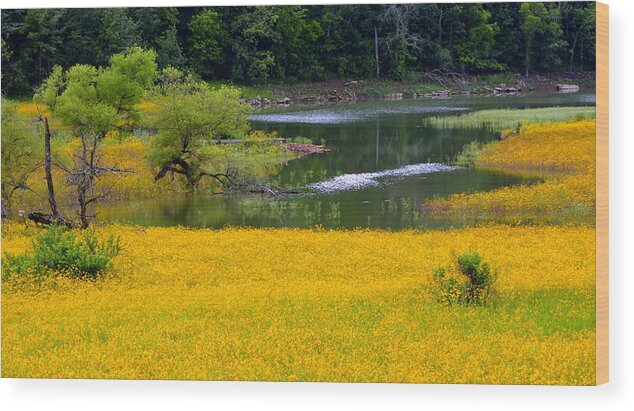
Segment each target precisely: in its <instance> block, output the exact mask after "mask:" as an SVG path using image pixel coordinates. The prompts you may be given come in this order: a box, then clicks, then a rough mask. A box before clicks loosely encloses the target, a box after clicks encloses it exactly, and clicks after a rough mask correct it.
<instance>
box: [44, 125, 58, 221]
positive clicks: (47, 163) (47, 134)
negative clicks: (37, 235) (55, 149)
mask: <svg viewBox="0 0 634 411" xmlns="http://www.w3.org/2000/svg"><path fill="white" fill-rule="evenodd" d="M44 172H45V173H46V187H47V189H48V203H49V205H50V206H51V215H52V216H53V218H54V219H55V220H58V219H59V217H60V216H59V211H58V209H57V201H56V200H55V188H54V187H53V173H52V172H51V130H50V128H49V126H48V118H46V117H44Z"/></svg>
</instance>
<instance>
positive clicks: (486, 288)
mask: <svg viewBox="0 0 634 411" xmlns="http://www.w3.org/2000/svg"><path fill="white" fill-rule="evenodd" d="M455 273H457V274H455ZM432 275H433V279H434V281H435V283H436V286H437V292H438V300H439V301H440V302H443V303H445V304H448V305H452V304H456V303H458V304H464V305H486V304H487V303H488V302H489V300H490V297H491V291H492V286H493V283H494V282H495V280H496V279H497V277H498V271H497V269H495V268H492V267H491V266H490V264H489V263H488V262H486V261H484V260H483V259H482V257H481V256H480V254H479V253H478V252H477V251H471V252H464V253H461V254H459V255H458V256H457V257H456V260H455V269H454V270H453V272H452V271H450V270H449V269H447V268H446V267H436V268H435V269H434V270H433V273H432Z"/></svg>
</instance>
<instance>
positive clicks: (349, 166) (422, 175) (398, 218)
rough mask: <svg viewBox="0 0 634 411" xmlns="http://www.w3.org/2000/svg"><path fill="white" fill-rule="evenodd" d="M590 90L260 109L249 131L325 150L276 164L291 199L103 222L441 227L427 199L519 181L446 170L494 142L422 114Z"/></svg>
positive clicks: (576, 99) (136, 211)
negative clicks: (430, 216)
mask: <svg viewBox="0 0 634 411" xmlns="http://www.w3.org/2000/svg"><path fill="white" fill-rule="evenodd" d="M594 104H595V96H594V94H585V93H575V94H546V95H543V94H529V95H522V96H499V97H492V96H491V97H472V96H465V97H452V98H449V99H418V100H415V99H410V100H399V101H389V100H373V101H364V102H359V103H354V104H337V105H320V106H313V107H310V106H309V107H307V106H291V107H287V108H282V107H276V108H272V109H266V110H261V111H259V112H257V113H255V114H254V115H253V116H252V126H253V127H254V128H256V129H262V130H265V131H277V132H278V133H279V134H280V135H281V136H282V137H296V136H303V137H307V138H310V139H311V140H312V141H313V142H314V143H315V144H323V145H325V146H326V147H328V148H329V149H330V151H329V152H327V153H323V154H312V155H308V156H305V157H302V158H299V159H296V160H292V161H289V162H288V164H286V165H283V166H281V167H280V170H279V173H278V175H276V176H275V177H274V179H273V180H274V181H273V184H275V185H278V186H281V187H292V188H297V189H299V191H300V194H293V195H287V196H283V197H275V198H271V197H269V196H266V195H262V194H231V195H225V196H221V195H213V194H190V195H182V196H176V197H168V198H153V199H142V200H136V201H126V202H119V203H111V204H108V205H107V206H102V208H101V209H99V210H98V212H99V217H100V219H102V220H115V221H126V222H131V223H135V224H140V225H147V226H150V225H151V226H171V225H185V226H192V227H223V226H228V225H229V226H254V227H262V226H264V227H267V226H271V227H280V226H288V227H308V226H314V225H317V224H320V225H322V226H324V227H327V228H335V227H345V228H355V227H374V228H390V229H403V228H410V227H414V228H444V227H448V226H449V224H448V223H446V222H439V221H427V220H426V219H425V218H424V217H423V216H421V215H420V214H419V212H418V210H419V205H420V204H421V203H422V202H423V201H425V200H427V199H430V198H433V197H436V196H445V195H449V194H453V193H459V192H473V191H483V190H490V189H494V188H497V187H502V186H508V185H513V184H518V183H522V182H525V181H526V180H523V179H521V178H518V177H515V176H509V175H505V174H498V173H491V172H484V171H477V170H473V169H460V168H455V167H450V166H448V165H447V164H448V163H449V162H450V161H451V160H452V159H453V158H455V156H456V154H457V153H459V152H460V151H461V150H462V148H463V146H464V145H465V144H468V143H470V142H471V141H474V140H477V141H481V142H487V141H490V140H492V139H495V138H496V137H495V133H494V132H493V131H492V130H490V129H488V128H486V127H484V126H482V127H479V128H470V129H451V128H438V127H433V126H431V125H429V124H427V123H426V121H425V119H426V118H429V117H430V116H452V115H459V114H463V113H465V112H467V111H473V110H483V109H491V108H529V107H550V106H575V105H594Z"/></svg>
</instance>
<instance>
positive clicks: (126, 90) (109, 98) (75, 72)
mask: <svg viewBox="0 0 634 411" xmlns="http://www.w3.org/2000/svg"><path fill="white" fill-rule="evenodd" d="M155 76H156V53H155V52H154V51H152V50H143V49H141V48H139V47H133V48H131V49H130V50H128V51H127V52H125V53H122V54H116V55H114V56H112V57H111V59H110V66H109V67H106V68H96V67H94V66H90V65H85V64H78V65H75V66H73V67H71V68H70V69H68V70H66V71H63V70H62V69H61V68H59V67H57V68H55V69H54V70H53V73H52V74H51V76H50V77H49V78H48V79H47V81H46V82H45V83H44V85H43V86H42V87H41V88H40V90H39V92H38V93H37V94H36V96H35V99H36V100H38V101H42V102H45V103H46V104H48V106H49V107H50V108H51V110H52V113H53V115H54V116H56V117H58V118H60V119H61V120H62V122H63V123H64V124H65V125H67V126H69V127H71V128H72V130H73V132H74V134H75V135H76V136H78V138H79V139H80V141H81V147H80V150H79V152H78V153H77V154H76V155H75V156H74V157H73V165H72V166H70V167H63V168H64V170H65V171H66V172H67V174H68V177H67V181H68V183H69V184H70V185H72V186H74V187H75V194H76V196H75V199H76V202H77V205H78V208H79V211H78V216H79V220H80V225H81V226H82V227H84V228H85V227H87V226H88V225H89V222H90V217H91V216H90V215H89V214H88V207H89V206H90V205H91V204H93V203H94V202H96V201H98V200H100V199H101V198H103V197H104V196H106V195H107V191H101V190H99V189H98V187H97V185H96V180H97V179H98V178H99V177H100V176H101V175H103V174H106V173H117V172H125V171H128V170H122V169H119V168H117V167H115V166H104V165H102V164H101V155H100V149H99V148H100V144H101V142H102V140H103V138H104V137H105V135H106V134H107V133H108V132H109V131H112V130H116V129H119V128H121V127H125V126H126V125H129V124H131V123H132V122H133V121H134V120H135V119H137V118H138V111H137V110H136V109H135V107H134V106H135V104H137V103H139V102H140V101H141V98H142V96H143V94H144V93H145V91H146V90H147V89H148V88H149V87H150V85H151V84H152V83H153V80H154V78H155Z"/></svg>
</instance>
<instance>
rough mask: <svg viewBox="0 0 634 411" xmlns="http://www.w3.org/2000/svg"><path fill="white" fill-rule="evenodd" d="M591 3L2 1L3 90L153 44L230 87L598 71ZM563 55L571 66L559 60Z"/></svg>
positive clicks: (163, 62)
mask: <svg viewBox="0 0 634 411" xmlns="http://www.w3.org/2000/svg"><path fill="white" fill-rule="evenodd" d="M594 10H595V5H594V3H593V2H559V3H554V2H553V3H547V2H533V3H482V4H479V3H472V4H450V3H442V4H441V3H439V4H432V3H429V4H399V5H367V4H355V5H321V6H297V5H289V6H257V7H253V6H248V7H197V8H173V7H172V8H151V7H150V8H110V9H108V8H102V9H96V8H93V9H31V10H2V23H3V24H2V26H3V27H2V39H1V40H2V76H3V78H2V80H3V81H2V90H3V92H4V93H5V95H11V96H16V95H22V96H23V95H27V94H30V93H31V92H32V90H33V89H34V88H35V87H37V86H39V85H41V84H42V82H43V81H44V79H45V78H47V76H48V75H49V74H50V72H51V70H52V68H53V67H55V66H56V65H60V66H61V67H71V66H74V65H76V64H79V63H81V64H87V65H90V66H95V67H99V66H104V65H107V63H108V59H109V57H110V56H111V55H112V54H117V53H121V52H123V51H125V50H126V49H128V48H130V47H132V46H134V45H139V46H141V47H143V48H146V49H150V48H151V49H154V50H155V51H156V53H157V56H156V60H157V63H158V65H159V67H161V68H164V67H167V66H170V65H171V66H174V67H179V68H181V69H184V68H187V69H189V70H191V71H192V73H193V74H195V75H197V76H199V77H201V78H203V79H205V80H211V79H215V80H225V81H226V80H232V81H234V82H235V83H236V84H241V85H245V84H267V83H271V82H277V81H284V82H287V83H288V82H294V81H300V80H302V81H306V80H309V81H314V80H321V79H328V78H332V77H340V78H341V77H349V78H374V77H375V76H376V69H377V63H376V61H375V41H374V40H375V38H374V33H375V29H376V31H377V37H378V38H377V40H378V54H379V66H380V77H381V78H383V79H393V80H394V79H396V80H399V81H401V80H405V79H407V77H408V76H411V75H412V74H411V73H417V72H421V71H431V70H434V69H441V70H450V71H456V72H461V73H464V74H482V73H495V72H503V71H507V70H508V71H511V72H515V73H517V72H519V71H526V70H529V71H531V72H536V73H543V72H552V71H557V70H562V69H564V68H569V69H570V70H572V69H573V68H574V69H578V70H594V65H595V57H596V52H595V30H596V28H595V24H594V21H595V19H594V16H595V14H594V13H595V11H594ZM564 62H566V63H567V64H564Z"/></svg>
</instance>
